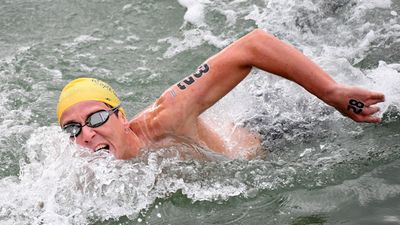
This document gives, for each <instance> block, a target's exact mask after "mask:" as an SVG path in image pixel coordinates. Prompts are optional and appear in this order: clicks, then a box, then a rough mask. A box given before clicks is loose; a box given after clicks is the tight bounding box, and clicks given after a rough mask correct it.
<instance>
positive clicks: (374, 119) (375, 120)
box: [362, 116, 382, 123]
mask: <svg viewBox="0 0 400 225" xmlns="http://www.w3.org/2000/svg"><path fill="white" fill-rule="evenodd" d="M381 121H382V119H381V118H380V117H377V116H368V117H364V119H363V120H362V122H365V123H380V122H381Z"/></svg>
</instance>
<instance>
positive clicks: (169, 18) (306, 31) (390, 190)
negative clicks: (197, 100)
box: [0, 0, 400, 225]
mask: <svg viewBox="0 0 400 225" xmlns="http://www.w3.org/2000/svg"><path fill="white" fill-rule="evenodd" d="M398 13H400V1H399V0H392V1H390V0H362V1H361V0H333V1H328V0H324V1H316V0H313V1H312V0H304V1H296V0H269V1H266V0H265V1H261V0H250V1H244V0H234V1H228V0H222V1H212V0H197V1H196V0H178V1H176V0H164V1H160V0H159V1H156V0H142V1H139V0H136V1H127V0H121V1H112V0H93V1H61V0H54V1H48V0H47V1H46V0H35V1H33V0H31V1H29V0H13V1H11V0H2V1H0V131H1V132H0V224H96V225H100V224H293V225H305V224H313V225H314V224H324V225H327V224H363V225H365V224H374V225H376V224H400V178H399V175H398V174H399V170H400V141H399V140H400V139H399V136H400V118H399V116H400V111H399V109H400V108H399V107H400V88H399V86H400V74H399V71H400V64H399V59H400V54H399V50H400V39H399V37H400V24H399V15H398ZM256 27H259V28H262V29H264V30H267V31H269V32H271V33H273V34H274V35H276V36H278V37H279V38H281V39H282V40H284V41H286V42H289V43H291V44H293V45H294V46H296V47H297V48H299V49H300V50H302V51H303V52H304V53H305V54H306V55H308V56H309V57H311V58H312V59H313V60H314V61H315V62H317V63H318V64H319V65H321V66H322V67H323V68H324V69H325V70H326V71H328V72H329V73H330V74H331V75H332V76H333V77H334V78H335V80H337V81H339V82H345V83H347V84H353V85H359V86H363V87H367V88H370V89H374V90H377V91H382V92H384V93H385V94H386V102H385V103H383V104H380V107H381V108H382V113H381V115H383V118H384V120H383V123H381V124H379V125H371V124H356V123H354V122H352V121H350V120H347V119H344V118H343V117H342V116H341V115H340V114H339V113H337V112H335V111H334V110H332V109H331V108H329V107H327V106H325V105H324V104H322V103H321V102H320V101H319V100H317V99H315V98H314V97H312V96H311V95H309V94H308V93H306V92H305V91H303V90H302V89H301V88H300V87H298V86H296V85H294V84H292V83H290V82H288V81H285V80H282V79H280V78H278V77H275V76H273V75H270V74H267V73H264V72H261V71H257V70H254V71H253V72H252V74H251V76H249V78H248V79H246V80H245V81H244V82H243V83H242V84H241V85H239V86H238V87H237V89H235V91H234V92H232V93H231V94H230V95H228V96H227V97H225V98H224V99H223V100H222V101H221V102H220V103H218V104H217V105H216V106H215V107H214V108H213V109H211V110H210V111H208V112H207V113H206V115H205V116H206V117H207V118H210V119H213V120H215V121H224V120H226V118H230V120H234V121H235V122H236V123H237V124H239V125H242V126H247V127H250V128H252V129H255V130H257V131H259V132H260V133H261V134H262V136H263V145H264V147H265V149H266V151H269V152H270V154H269V156H268V158H266V159H259V160H252V161H240V160H237V161H226V160H214V161H210V162H203V161H196V160H187V161H181V160H178V159H177V157H174V156H169V157H164V156H165V155H166V154H168V155H174V154H175V153H176V149H165V150H163V151H161V152H159V153H150V154H148V155H145V156H143V157H142V158H141V159H135V160H132V161H117V160H115V159H113V158H112V157H110V156H109V155H101V154H95V155H93V154H88V153H87V151H85V150H84V149H80V148H78V147H77V146H74V145H72V144H70V143H69V141H68V140H67V138H66V137H65V135H63V134H62V133H61V132H60V130H59V128H58V127H57V124H56V114H55V107H56V102H57V98H58V95H59V92H60V90H61V88H62V87H63V86H64V85H65V84H66V83H67V82H68V81H69V80H71V79H73V78H75V77H79V76H93V77H97V78H100V79H103V80H105V81H107V82H108V83H110V84H111V85H112V86H113V87H114V88H115V89H116V90H117V92H118V93H119V95H120V96H121V98H122V100H123V102H124V107H125V109H126V110H127V111H128V115H129V116H130V117H131V116H133V115H134V114H135V113H137V112H138V111H140V110H141V109H143V108H144V107H146V106H147V105H148V104H150V103H152V102H153V101H154V99H155V98H157V97H158V96H159V94H160V93H161V92H162V91H163V90H164V89H165V88H167V87H168V86H169V85H172V84H173V83H175V82H176V81H177V80H179V79H181V78H183V77H185V76H186V75H188V74H190V73H191V72H192V71H193V70H194V69H195V68H196V67H197V66H198V65H199V64H200V63H201V62H202V61H204V60H205V59H206V58H207V57H209V56H210V55H212V54H214V53H216V52H218V50H220V49H221V48H223V47H224V46H226V45H227V44H229V43H230V42H232V41H233V40H235V39H237V38H238V37H241V36H242V35H244V34H245V33H247V32H248V31H250V30H252V29H253V28H256ZM221 112H222V113H221ZM221 115H224V116H223V118H221Z"/></svg>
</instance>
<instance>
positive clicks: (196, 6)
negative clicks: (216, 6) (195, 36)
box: [178, 0, 208, 26]
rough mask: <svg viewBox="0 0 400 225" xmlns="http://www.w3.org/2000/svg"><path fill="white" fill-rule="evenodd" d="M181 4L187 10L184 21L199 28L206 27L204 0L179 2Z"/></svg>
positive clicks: (179, 0)
mask: <svg viewBox="0 0 400 225" xmlns="http://www.w3.org/2000/svg"><path fill="white" fill-rule="evenodd" d="M178 2H179V4H181V5H182V6H183V7H185V8H187V10H186V13H185V15H184V17H183V18H184V20H185V21H187V22H189V23H192V24H194V25H197V26H202V25H204V4H205V3H207V2H208V1H204V0H178Z"/></svg>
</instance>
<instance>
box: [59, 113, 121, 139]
mask: <svg viewBox="0 0 400 225" xmlns="http://www.w3.org/2000/svg"><path fill="white" fill-rule="evenodd" d="M118 108H119V106H117V107H115V108H112V109H111V110H109V111H106V110H101V111H97V112H94V113H92V114H91V115H89V116H88V118H87V119H86V123H85V124H84V125H83V126H82V125H81V124H80V123H69V124H66V125H65V126H64V127H63V128H62V129H63V131H64V132H66V133H68V134H69V136H70V137H71V138H73V137H77V136H78V135H79V134H80V133H81V131H82V128H83V127H84V126H88V127H91V128H96V127H99V126H101V125H103V124H105V123H106V122H107V120H108V118H109V117H110V115H111V114H113V113H115V112H116V111H117V110H118Z"/></svg>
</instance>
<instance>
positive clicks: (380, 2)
mask: <svg viewBox="0 0 400 225" xmlns="http://www.w3.org/2000/svg"><path fill="white" fill-rule="evenodd" d="M360 5H362V6H364V7H367V8H368V9H373V8H382V9H387V8H390V6H391V5H392V0H360Z"/></svg>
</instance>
